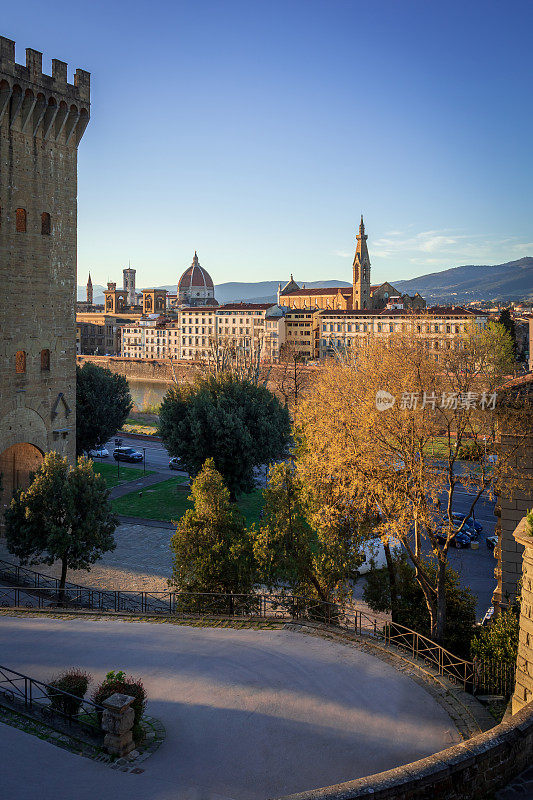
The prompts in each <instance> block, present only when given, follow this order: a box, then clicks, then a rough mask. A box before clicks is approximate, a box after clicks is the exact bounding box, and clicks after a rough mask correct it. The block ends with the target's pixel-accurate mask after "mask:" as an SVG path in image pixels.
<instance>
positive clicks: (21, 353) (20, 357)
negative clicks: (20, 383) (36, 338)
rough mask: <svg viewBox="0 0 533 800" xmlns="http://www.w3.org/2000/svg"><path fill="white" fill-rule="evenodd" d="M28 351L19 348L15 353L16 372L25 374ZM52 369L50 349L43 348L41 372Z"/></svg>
mask: <svg viewBox="0 0 533 800" xmlns="http://www.w3.org/2000/svg"><path fill="white" fill-rule="evenodd" d="M26 361H27V353H26V351H25V350H17V352H16V353H15V372H16V373H17V374H19V375H23V374H24V373H25V372H26ZM49 371H50V350H41V372H49Z"/></svg>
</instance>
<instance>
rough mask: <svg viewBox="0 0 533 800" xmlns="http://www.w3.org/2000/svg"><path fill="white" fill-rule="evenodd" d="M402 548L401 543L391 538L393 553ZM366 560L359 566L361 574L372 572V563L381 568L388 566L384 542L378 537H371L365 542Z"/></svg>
mask: <svg viewBox="0 0 533 800" xmlns="http://www.w3.org/2000/svg"><path fill="white" fill-rule="evenodd" d="M400 548H401V544H400V542H399V541H398V540H396V539H391V540H390V549H391V553H392V554H395V553H397V552H398V551H399V550H400ZM362 555H363V556H364V559H365V560H364V561H363V563H362V564H361V566H360V567H359V568H358V570H357V571H358V572H359V575H364V574H365V573H366V572H370V570H371V568H372V563H374V566H375V567H376V568H377V569H381V568H382V567H386V566H387V559H386V557H385V548H384V547H383V543H382V541H381V539H380V538H379V536H378V537H376V538H375V539H369V541H368V542H367V543H366V544H365V546H364V549H363V553H362Z"/></svg>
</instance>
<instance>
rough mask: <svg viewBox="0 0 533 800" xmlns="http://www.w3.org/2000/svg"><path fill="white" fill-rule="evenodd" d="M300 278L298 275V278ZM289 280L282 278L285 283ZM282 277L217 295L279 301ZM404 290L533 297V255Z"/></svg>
mask: <svg viewBox="0 0 533 800" xmlns="http://www.w3.org/2000/svg"><path fill="white" fill-rule="evenodd" d="M296 280H297V279H296ZM286 282H287V279H286V278H285V279H284V280H283V281H281V285H282V286H283V285H284V284H285V283H286ZM278 283H280V281H258V282H257V283H238V282H234V281H231V282H229V283H219V284H217V285H216V286H215V297H216V298H217V300H218V302H219V303H230V302H239V301H240V300H243V301H244V302H247V303H273V302H275V301H276V295H277V291H278ZM297 283H299V284H300V286H302V284H303V283H305V286H306V287H307V288H309V289H313V288H316V287H319V286H328V287H332V286H351V284H349V283H347V282H346V281H335V280H332V281H311V282H307V281H299V280H297ZM393 284H394V286H395V287H396V288H397V289H398V290H400V291H401V292H407V293H408V294H411V295H412V294H414V293H415V292H420V294H421V295H422V297H424V298H425V299H426V301H427V302H428V305H433V304H435V303H441V304H442V303H454V304H456V305H459V304H462V303H470V302H475V301H482V300H514V299H524V300H525V299H529V298H533V257H531V256H526V257H525V258H520V259H518V261H508V262H507V263H506V264H496V265H495V266H493V267H489V266H464V267H452V268H451V269H445V270H443V271H442V272H432V273H429V274H428V275H421V276H420V277H418V278H411V279H410V280H408V281H393ZM104 288H105V287H103V286H98V285H96V284H95V285H94V286H93V293H94V302H95V303H103V302H104V297H103V291H104ZM158 288H160V289H167V290H168V291H169V292H171V293H172V294H175V293H176V291H177V286H176V284H175V283H174V284H169V285H166V286H160V287H158ZM85 298H86V289H85V286H78V300H85Z"/></svg>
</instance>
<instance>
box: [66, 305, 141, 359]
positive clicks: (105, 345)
mask: <svg viewBox="0 0 533 800" xmlns="http://www.w3.org/2000/svg"><path fill="white" fill-rule="evenodd" d="M139 317H140V314H137V315H136V314H131V315H129V314H120V315H119V314H106V313H104V312H100V311H92V312H78V313H77V314H76V350H77V352H78V355H96V356H106V355H107V356H116V355H119V354H120V352H121V342H120V335H121V331H122V327H123V326H124V325H125V324H127V323H134V322H135V320H136V319H138V318H139Z"/></svg>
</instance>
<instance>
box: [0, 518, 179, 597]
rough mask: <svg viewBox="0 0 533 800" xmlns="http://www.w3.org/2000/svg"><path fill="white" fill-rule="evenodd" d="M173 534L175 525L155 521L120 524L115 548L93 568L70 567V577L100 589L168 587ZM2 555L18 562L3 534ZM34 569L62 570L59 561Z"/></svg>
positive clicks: (57, 574)
mask: <svg viewBox="0 0 533 800" xmlns="http://www.w3.org/2000/svg"><path fill="white" fill-rule="evenodd" d="M163 525H164V523H163ZM172 534H173V528H172V527H169V526H168V525H164V527H161V526H160V525H157V527H156V525H155V523H153V522H152V521H146V522H143V523H142V524H130V523H124V524H121V525H119V526H118V528H117V529H116V531H115V541H116V544H117V546H116V549H115V550H113V551H112V552H110V553H105V554H104V556H103V557H102V558H101V560H100V561H98V562H97V563H96V564H93V566H92V567H91V570H90V572H87V571H86V570H69V572H68V575H67V580H69V581H70V582H71V583H80V584H82V586H94V587H95V588H97V589H132V590H136V589H137V590H144V591H151V592H155V591H165V590H166V589H168V585H167V579H168V578H169V577H170V574H171V572H172V554H171V551H170V540H171V538H172ZM0 559H2V560H4V561H10V562H11V563H14V564H16V563H17V559H16V558H15V557H14V556H12V555H11V554H10V553H9V552H8V551H7V548H6V542H5V539H2V538H0ZM31 569H34V570H36V571H37V572H43V573H45V574H46V575H52V576H53V577H56V578H59V577H60V574H61V568H60V565H59V564H58V563H56V564H53V565H52V566H48V564H40V565H36V566H32V567H31Z"/></svg>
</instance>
